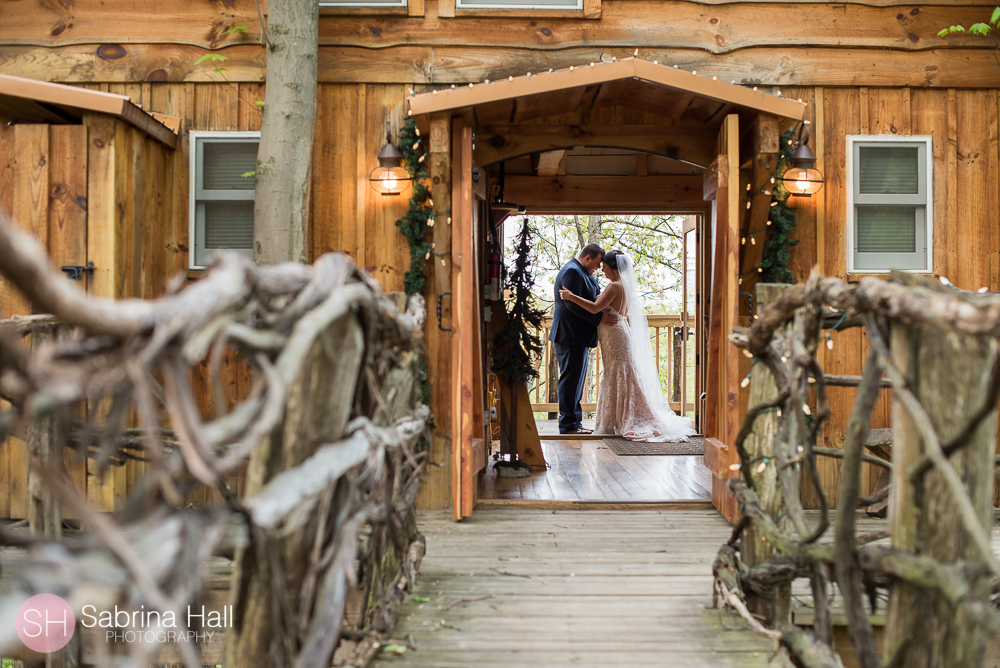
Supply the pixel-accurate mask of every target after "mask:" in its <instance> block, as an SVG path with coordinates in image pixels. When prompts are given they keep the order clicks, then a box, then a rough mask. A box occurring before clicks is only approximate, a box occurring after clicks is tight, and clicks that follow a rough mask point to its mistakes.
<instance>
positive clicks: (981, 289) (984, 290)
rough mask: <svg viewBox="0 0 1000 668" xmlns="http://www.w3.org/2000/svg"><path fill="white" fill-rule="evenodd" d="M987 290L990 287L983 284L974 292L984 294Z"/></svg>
mask: <svg viewBox="0 0 1000 668" xmlns="http://www.w3.org/2000/svg"><path fill="white" fill-rule="evenodd" d="M989 291H990V289H989V288H988V287H986V286H985V285H984V286H983V287H981V288H979V289H978V290H977V291H976V292H978V293H979V294H981V295H982V294H986V293H987V292H989Z"/></svg>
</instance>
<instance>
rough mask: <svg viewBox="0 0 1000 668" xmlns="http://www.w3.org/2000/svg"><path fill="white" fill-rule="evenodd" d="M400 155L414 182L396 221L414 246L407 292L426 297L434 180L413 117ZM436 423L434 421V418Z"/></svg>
mask: <svg viewBox="0 0 1000 668" xmlns="http://www.w3.org/2000/svg"><path fill="white" fill-rule="evenodd" d="M399 144H400V146H399V152H400V153H402V154H403V164H404V165H405V166H406V171H407V172H408V173H409V174H410V178H411V179H413V190H412V191H411V194H410V206H409V208H407V210H406V213H404V214H403V217H402V218H400V219H399V220H397V221H396V226H397V227H398V228H399V229H400V231H401V232H402V233H403V236H404V237H406V241H407V242H409V244H410V268H409V269H408V270H407V271H406V276H405V277H404V279H403V290H404V291H405V292H406V296H407V297H409V296H410V295H415V294H423V292H424V288H425V287H426V285H427V275H426V273H425V272H426V269H427V260H428V259H429V258H430V254H431V251H432V249H433V246H432V245H431V244H430V242H429V241H427V232H428V230H430V229H431V226H432V225H433V223H431V224H428V223H429V222H430V221H431V220H433V215H434V213H433V207H432V200H431V191H430V188H428V187H427V184H426V183H425V181H426V180H427V178H428V177H429V176H430V174H429V173H428V172H427V165H426V164H425V162H424V157H425V155H426V151H424V150H423V139H422V138H421V137H420V130H418V129H417V122H416V121H415V120H413V117H412V116H407V117H406V122H405V123H403V129H402V130H400V131H399ZM420 400H421V401H422V402H423V403H425V404H430V401H431V385H430V383H429V382H428V381H427V360H426V359H422V360H421V361H420ZM431 419H432V420H433V417H432V418H431Z"/></svg>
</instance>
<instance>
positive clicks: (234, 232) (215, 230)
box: [205, 146, 256, 248]
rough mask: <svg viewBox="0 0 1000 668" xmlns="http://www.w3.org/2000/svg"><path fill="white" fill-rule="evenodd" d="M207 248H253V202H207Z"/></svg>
mask: <svg viewBox="0 0 1000 668" xmlns="http://www.w3.org/2000/svg"><path fill="white" fill-rule="evenodd" d="M254 148H256V146H255V147H254ZM205 248H253V201H228V202H226V201H223V202H205Z"/></svg>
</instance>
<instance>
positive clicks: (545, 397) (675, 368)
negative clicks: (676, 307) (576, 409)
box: [528, 313, 694, 413]
mask: <svg viewBox="0 0 1000 668" xmlns="http://www.w3.org/2000/svg"><path fill="white" fill-rule="evenodd" d="M646 319H647V320H648V322H649V332H650V335H649V337H650V342H651V343H652V345H653V357H654V359H656V371H657V374H658V375H659V376H660V384H661V386H662V387H663V396H664V397H666V399H667V400H668V401H669V402H670V407H671V408H672V409H673V410H674V411H675V412H677V413H680V412H681V401H682V397H686V401H685V402H684V404H685V405H684V411H683V412H685V413H687V412H690V411H693V410H694V397H693V392H694V388H693V386H692V380H691V378H693V368H694V355H693V353H692V352H691V350H692V349H693V346H694V328H693V327H691V326H688V328H687V340H686V341H685V338H684V336H683V333H684V329H683V328H682V324H683V322H684V317H683V315H682V314H677V313H670V314H653V315H647V316H646ZM551 327H552V316H546V317H545V318H544V319H543V320H542V340H543V342H544V344H545V349H544V351H543V353H542V356H541V358H540V359H539V360H538V361H537V362H536V366H535V369H536V370H537V371H538V379H537V380H535V381H533V382H531V383H529V385H528V394H529V396H530V397H531V401H532V403H531V407H532V409H533V410H534V411H535V412H541V413H546V412H549V413H556V412H558V411H559V403H558V399H557V398H556V391H555V386H556V383H557V382H558V379H559V364H558V362H557V361H556V359H555V347H554V344H553V343H552V342H551V341H549V340H548V339H549V329H550V328H551ZM689 375H690V378H689ZM600 377H601V355H600V346H599V345H598V347H597V348H596V349H595V352H594V353H592V354H591V358H590V366H589V367H588V378H587V384H586V386H585V388H584V391H583V400H582V401H581V407H582V408H583V410H584V412H592V411H594V410H596V409H597V393H598V386H599V385H600Z"/></svg>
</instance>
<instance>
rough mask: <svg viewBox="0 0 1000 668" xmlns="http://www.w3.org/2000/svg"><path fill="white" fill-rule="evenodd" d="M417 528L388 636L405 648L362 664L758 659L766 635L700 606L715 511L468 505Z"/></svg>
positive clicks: (424, 518) (722, 538)
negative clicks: (406, 589)
mask: <svg viewBox="0 0 1000 668" xmlns="http://www.w3.org/2000/svg"><path fill="white" fill-rule="evenodd" d="M418 522H419V525H420V529H421V531H422V532H423V533H424V534H425V535H426V537H427V555H426V556H425V557H424V561H423V565H422V566H421V568H420V576H419V577H418V578H417V586H416V588H415V591H414V596H413V598H411V599H408V600H407V601H406V602H405V603H404V604H403V607H402V608H401V610H400V621H399V623H398V625H397V626H396V629H395V631H394V633H393V637H394V638H395V639H397V641H398V640H401V639H405V638H407V637H408V636H409V637H412V642H413V643H414V645H415V646H416V650H415V651H413V650H407V651H405V652H404V653H403V654H401V655H399V656H397V657H390V658H386V657H387V655H386V654H383V655H382V656H380V657H379V658H378V659H377V660H376V661H375V662H374V663H373V665H374V666H377V667H381V668H390V667H393V666H399V667H404V666H412V667H413V668H422V667H425V666H427V667H429V666H434V667H435V668H468V667H469V666H476V667H477V668H500V667H501V666H503V667H504V668H526V667H528V666H532V667H534V668H542V667H544V668H550V667H552V666H576V667H577V668H582V667H584V666H586V667H589V668H600V667H604V666H671V668H689V667H690V668H693V667H695V666H697V667H698V668H706V667H709V666H741V667H743V668H756V667H758V666H760V667H763V666H766V665H768V664H767V660H768V654H769V652H770V651H771V650H772V643H771V642H769V641H768V640H765V639H762V638H760V637H759V636H756V635H755V634H754V633H753V632H751V631H749V630H747V629H746V626H745V625H743V624H742V623H740V622H739V621H738V620H737V619H735V618H733V617H732V616H731V615H729V614H728V613H727V614H725V615H723V618H722V620H721V621H720V618H719V615H718V613H717V611H716V610H713V609H711V608H710V606H711V604H712V562H713V560H714V559H715V556H716V554H717V552H718V549H719V546H720V545H722V544H723V543H725V542H726V540H728V539H729V535H730V533H731V532H732V528H731V527H730V526H729V524H728V523H727V522H726V521H725V520H724V519H722V517H721V516H719V514H718V513H717V512H716V511H714V510H666V511H657V510H640V511H594V510H574V511H565V512H563V511H551V510H540V509H514V508H504V509H500V508H479V509H477V510H476V512H475V514H474V515H472V517H469V518H466V519H465V520H463V521H462V522H455V521H454V520H453V519H452V517H451V514H450V513H449V512H447V511H433V512H431V511H428V512H424V513H421V515H420V517H419V519H418ZM424 599H427V600H426V601H425V600H424ZM477 599H481V600H477ZM411 634H412V635H411Z"/></svg>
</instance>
